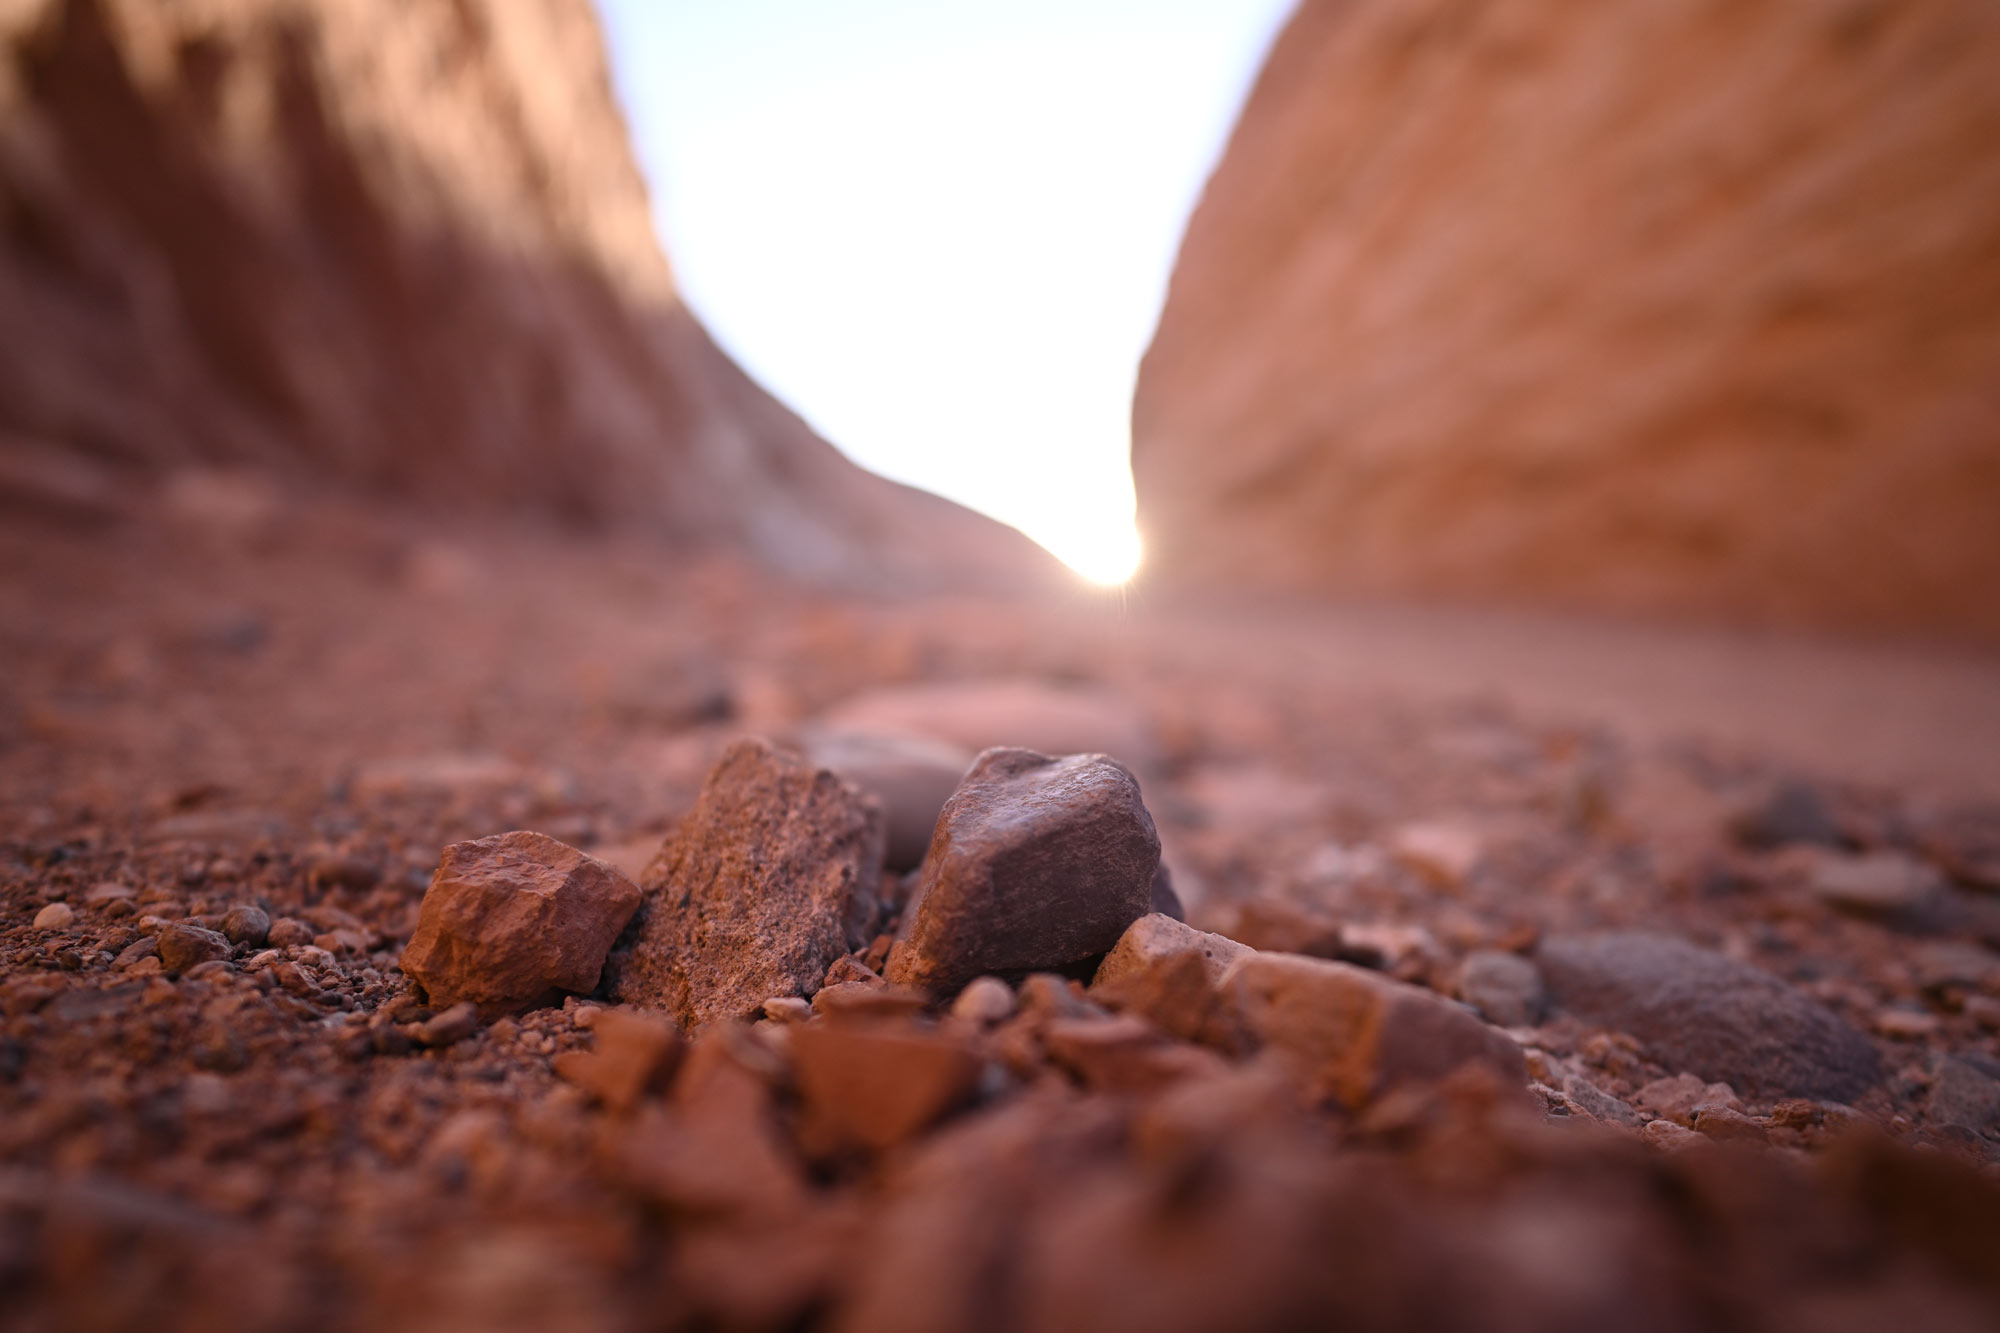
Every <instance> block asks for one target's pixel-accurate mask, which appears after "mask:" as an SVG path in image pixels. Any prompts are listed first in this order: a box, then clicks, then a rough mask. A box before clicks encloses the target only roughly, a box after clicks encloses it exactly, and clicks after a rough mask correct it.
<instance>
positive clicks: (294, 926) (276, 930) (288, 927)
mask: <svg viewBox="0 0 2000 1333" xmlns="http://www.w3.org/2000/svg"><path fill="white" fill-rule="evenodd" d="M314 933H315V932H314V931H313V928H312V927H311V926H309V925H307V924H306V923H305V922H303V921H300V920H299V919H297V918H296V917H289V916H281V917H279V918H278V919H277V920H276V921H273V922H272V923H271V925H270V927H269V929H267V930H266V931H265V932H264V942H265V943H266V944H268V945H270V946H271V947H272V948H273V949H291V948H295V947H297V946H298V945H301V944H311V943H312V942H313V935H314Z"/></svg>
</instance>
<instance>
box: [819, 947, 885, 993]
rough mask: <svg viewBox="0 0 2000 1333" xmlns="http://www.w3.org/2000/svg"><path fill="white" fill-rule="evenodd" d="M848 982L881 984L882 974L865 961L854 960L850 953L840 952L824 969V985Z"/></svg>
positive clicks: (868, 984)
mask: <svg viewBox="0 0 2000 1333" xmlns="http://www.w3.org/2000/svg"><path fill="white" fill-rule="evenodd" d="M849 982H860V983H861V984H863V985H867V986H879V985H881V984H882V975H881V973H879V972H876V971H875V970H874V969H872V968H870V967H869V966H868V965H867V964H866V963H860V962H856V961H855V960H854V957H853V956H852V955H851V954H842V955H841V956H840V957H838V958H836V959H834V960H833V965H832V966H831V967H829V968H827V970H826V980H825V982H824V983H822V984H823V985H825V986H844V985H846V984H848V983H849Z"/></svg>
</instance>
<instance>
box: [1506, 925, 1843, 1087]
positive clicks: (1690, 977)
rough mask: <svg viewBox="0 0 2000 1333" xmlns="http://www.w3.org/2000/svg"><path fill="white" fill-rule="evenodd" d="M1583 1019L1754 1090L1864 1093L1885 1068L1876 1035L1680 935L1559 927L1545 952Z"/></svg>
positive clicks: (1564, 998) (1545, 971) (1547, 973)
mask: <svg viewBox="0 0 2000 1333" xmlns="http://www.w3.org/2000/svg"><path fill="white" fill-rule="evenodd" d="M1536 961H1537V963H1538V964H1539V966H1540V968H1541V973H1542V980H1543V983H1544V984H1545V985H1546V986H1547V987H1548V991H1549V994H1550V996H1551V997H1552V998H1553V999H1554V1001H1555V1003H1556V1004H1557V1005H1559V1006H1560V1007H1561V1008H1563V1009H1566V1010H1568V1011H1569V1012H1570V1013H1572V1014H1574V1015H1576V1016H1577V1017H1578V1018H1581V1019H1584V1020H1586V1021H1589V1022H1592V1023H1597V1024H1601V1025H1602V1026H1604V1027H1607V1028H1612V1029H1616V1030H1618V1031H1621V1032H1628V1033H1630V1034H1631V1035H1632V1036H1634V1037H1637V1038H1638V1039H1639V1040H1640V1041H1642V1042H1644V1043H1645V1044H1646V1045H1647V1047H1648V1048H1649V1051H1650V1053H1651V1054H1652V1055H1653V1057H1654V1058H1655V1059H1657V1060H1659V1061H1660V1062H1661V1063H1662V1064H1665V1065H1666V1066H1667V1067H1668V1068H1670V1069H1677V1070H1685V1071H1687V1072H1690V1073H1694V1074H1698V1075H1700V1076H1701V1077H1702V1078H1704V1079H1714V1080H1720V1081H1722V1082H1724V1083H1728V1084H1729V1085H1730V1086H1732V1087H1734V1088H1736V1089H1737V1090H1739V1091H1741V1092H1744V1093H1747V1094H1749V1095H1751V1096H1754V1097H1767V1096H1778V1097H1813V1098H1823V1099H1826V1100H1829V1101H1843V1102H1845V1101H1852V1100H1854V1098H1856V1097H1857V1096H1859V1095H1860V1094H1861V1093H1862V1092H1864V1091H1866V1090H1867V1089H1868V1088H1870V1087H1873V1086H1874V1085H1875V1084H1876V1083H1878V1082H1879V1081H1880V1080H1881V1077H1882V1060H1881V1056H1880V1055H1879V1054H1878V1053H1877V1052H1876V1050H1875V1047H1874V1046H1873V1045H1872V1044H1870V1042H1869V1041H1868V1039H1867V1038H1866V1037H1864V1036H1862V1035H1861V1034H1860V1033H1859V1032H1856V1031H1855V1030H1854V1029H1853V1028H1851V1027H1849V1026H1848V1025H1847V1024H1846V1023H1843V1022H1842V1021H1841V1020H1840V1019H1839V1018H1838V1017H1836V1016H1835V1015H1834V1014H1833V1012H1832V1011H1831V1010H1829V1009H1827V1008H1826V1007H1825V1006H1824V1005H1822V1004H1819V1003H1818V1002H1817V1001H1815V1000H1813V999H1811V998H1809V997H1807V996H1805V995H1803V994H1801V993H1799V991H1797V990H1796V989H1794V988H1793V987H1791V986H1789V985H1787V984H1786V983H1784V982H1783V981H1780V980H1778V979H1777V978H1776V977H1773V976H1771V975H1770V974H1768V973H1765V972H1760V971H1758V970H1757V969H1756V968H1754V967H1749V966H1746V965H1745V964H1742V963H1737V962H1733V961H1731V960H1730V959H1728V958H1725V957H1723V956H1722V955H1721V954H1718V953H1714V952H1712V951H1710V950H1707V949H1701V948H1697V947H1695V946H1694V945H1692V944H1689V943H1688V942H1686V941H1685V940H1680V939H1676V938H1674V937H1672V936H1669V935H1655V934H1648V933H1645V932H1639V931H1626V932H1611V933H1607V934H1601V935H1583V936H1558V937H1555V938H1552V939H1550V940H1548V941H1547V942H1545V943H1544V944H1543V945H1542V947H1541V949H1540V951H1539V952H1538V953H1537V955H1536Z"/></svg>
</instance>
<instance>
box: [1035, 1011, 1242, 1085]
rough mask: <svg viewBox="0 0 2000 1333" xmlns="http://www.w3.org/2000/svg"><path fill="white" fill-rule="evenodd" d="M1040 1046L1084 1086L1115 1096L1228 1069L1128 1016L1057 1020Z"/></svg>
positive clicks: (1210, 1056) (1196, 1048) (1220, 1061)
mask: <svg viewBox="0 0 2000 1333" xmlns="http://www.w3.org/2000/svg"><path fill="white" fill-rule="evenodd" d="M1042 1046H1043V1048H1044V1049H1045V1050H1046V1051H1047V1052H1048V1056H1049V1059H1050V1060H1052V1061H1054V1062H1055V1063H1056V1064H1058V1065H1060V1066H1061V1067H1063V1068H1064V1069H1067V1070H1069V1071H1070V1072H1071V1073H1073V1074H1075V1075H1076V1076H1077V1077H1078V1078H1080V1079H1082V1080H1083V1082H1084V1084H1085V1086H1087V1087H1090V1088H1093V1089H1095V1090H1096V1091H1099V1092H1108V1093H1113V1094H1117V1095H1136V1096H1146V1095H1149V1094H1152V1093H1155V1092H1158V1091H1160V1090H1161V1089H1163V1088H1166V1087H1169V1086H1171V1085H1173V1084H1175V1083H1178V1082H1180V1081H1181V1080H1182V1079H1185V1078H1200V1077H1214V1076H1216V1075H1219V1074H1221V1073H1223V1072H1225V1071H1226V1070H1227V1069H1228V1065H1227V1064H1226V1063H1225V1062H1224V1061H1223V1059H1222V1057H1221V1056H1219V1055H1217V1054H1216V1053H1215V1052H1213V1051H1209V1050H1204V1049H1202V1048H1201V1047H1199V1046H1193V1045H1189V1044H1187V1043H1185V1042H1178V1041H1172V1040H1169V1039H1168V1038H1167V1037H1166V1036H1165V1035H1164V1034H1163V1033H1162V1032H1161V1031H1160V1030H1159V1029H1158V1028H1156V1027H1154V1026H1153V1025H1152V1024H1150V1023H1145V1022H1142V1021H1140V1020H1139V1019H1137V1018H1134V1017H1131V1016H1130V1015H1118V1016H1116V1017H1102V1018H1063V1019H1058V1020H1056V1021H1055V1022H1053V1023H1050V1024H1049V1025H1048V1027H1047V1028H1045V1029H1044V1030H1043V1032H1042Z"/></svg>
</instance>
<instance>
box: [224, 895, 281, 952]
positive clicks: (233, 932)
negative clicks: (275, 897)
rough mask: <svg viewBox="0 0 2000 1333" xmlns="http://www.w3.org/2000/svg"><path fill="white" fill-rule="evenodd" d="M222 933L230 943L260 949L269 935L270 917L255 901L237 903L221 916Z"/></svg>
mask: <svg viewBox="0 0 2000 1333" xmlns="http://www.w3.org/2000/svg"><path fill="white" fill-rule="evenodd" d="M222 934H223V937H224V938H225V939H227V940H228V941H229V942H230V943H231V944H242V945H247V946H249V947H250V948H252V949H261V948H263V947H264V942H265V941H266V940H267V939H269V938H270V935H271V918H270V917H269V916H268V915H267V914H266V913H265V911H264V909H263V908H261V907H259V906H257V905H256V904H255V903H238V904H237V905H236V906H234V907H232V908H230V909H229V911H228V912H227V913H226V914H225V915H224V916H223V918H222Z"/></svg>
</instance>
